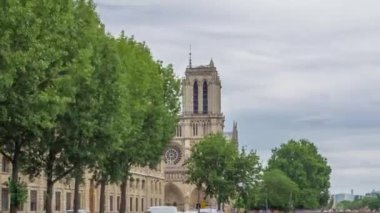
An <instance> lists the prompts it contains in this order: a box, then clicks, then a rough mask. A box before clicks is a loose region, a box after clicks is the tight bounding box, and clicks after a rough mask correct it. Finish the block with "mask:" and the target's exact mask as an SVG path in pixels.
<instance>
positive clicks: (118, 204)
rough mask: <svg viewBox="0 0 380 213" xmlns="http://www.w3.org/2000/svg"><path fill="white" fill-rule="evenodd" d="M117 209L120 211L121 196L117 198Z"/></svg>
mask: <svg viewBox="0 0 380 213" xmlns="http://www.w3.org/2000/svg"><path fill="white" fill-rule="evenodd" d="M116 208H117V210H118V211H120V196H117V198H116Z"/></svg>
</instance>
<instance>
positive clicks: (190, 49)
mask: <svg viewBox="0 0 380 213" xmlns="http://www.w3.org/2000/svg"><path fill="white" fill-rule="evenodd" d="M189 68H191V44H190V52H189Z"/></svg>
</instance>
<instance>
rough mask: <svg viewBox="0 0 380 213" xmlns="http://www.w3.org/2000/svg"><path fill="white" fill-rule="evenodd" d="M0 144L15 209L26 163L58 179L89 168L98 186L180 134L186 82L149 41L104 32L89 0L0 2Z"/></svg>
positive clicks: (155, 158) (32, 173)
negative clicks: (182, 84) (8, 169)
mask: <svg viewBox="0 0 380 213" xmlns="http://www.w3.org/2000/svg"><path fill="white" fill-rule="evenodd" d="M0 10H1V11H0V27H1V28H0V72H1V73H0V152H1V154H2V155H3V156H4V157H6V158H7V159H8V160H9V161H10V162H11V164H12V175H11V178H10V180H9V182H8V185H9V189H10V192H11V209H10V210H11V211H10V212H11V213H15V212H16V211H17V207H18V206H19V205H20V204H22V203H23V202H25V199H26V195H27V194H25V193H27V191H26V190H25V184H24V183H23V182H22V181H20V178H19V175H20V174H21V173H23V174H27V175H29V177H30V178H36V177H39V176H41V175H44V176H45V177H46V186H47V196H46V212H48V213H49V212H52V196H53V193H52V192H53V187H54V184H55V183H56V182H57V181H59V180H62V179H65V178H68V179H75V193H74V210H75V211H77V209H78V204H79V194H78V192H79V186H80V183H81V182H82V181H83V177H84V173H85V171H90V173H91V174H92V179H93V180H94V181H95V182H96V184H98V185H100V186H101V196H100V199H101V200H100V202H99V203H100V212H104V203H105V200H104V199H105V196H104V190H105V185H106V184H108V183H120V184H121V206H120V212H121V213H123V212H125V211H126V203H125V201H126V197H125V196H126V181H127V179H128V177H129V175H130V169H131V167H132V166H135V165H137V166H154V165H156V164H157V163H158V162H160V156H161V154H162V152H163V149H164V148H165V147H166V145H167V143H168V142H169V141H170V139H171V138H172V136H173V134H174V130H175V126H176V124H177V119H178V118H177V116H178V113H179V95H180V82H179V80H178V79H177V78H176V77H175V75H174V73H173V69H172V67H171V66H170V65H169V66H164V65H163V63H162V62H161V61H156V60H155V59H154V58H153V57H152V55H151V53H150V50H149V49H148V47H147V46H146V45H145V44H144V43H141V42H137V41H135V40H134V39H133V38H132V37H127V36H125V35H124V33H121V35H120V36H119V37H117V38H115V37H113V36H111V35H109V34H107V33H106V32H105V29H104V26H103V24H102V23H101V21H100V19H99V17H98V15H97V13H96V11H95V5H94V4H93V3H92V1H89V0H62V1H51V0H39V1H26V0H5V1H1V3H0Z"/></svg>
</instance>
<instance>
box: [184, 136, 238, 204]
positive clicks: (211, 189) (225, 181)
mask: <svg viewBox="0 0 380 213" xmlns="http://www.w3.org/2000/svg"><path fill="white" fill-rule="evenodd" d="M237 157H238V151H237V149H236V147H235V145H234V144H233V143H230V142H228V141H227V140H226V138H225V137H224V136H223V135H222V134H220V133H217V134H210V135H208V136H206V137H205V138H204V139H202V140H201V141H200V142H199V143H198V144H196V145H195V146H194V147H193V149H192V153H191V156H190V157H189V158H188V159H187V160H186V162H185V165H186V168H187V175H188V179H187V182H188V183H191V184H195V185H197V186H200V185H202V186H204V187H205V194H206V196H210V197H216V200H217V202H218V210H220V207H221V204H222V203H224V202H227V201H228V199H229V198H230V197H231V196H233V193H234V192H236V181H235V178H231V175H230V174H232V173H233V172H232V171H235V168H234V164H235V160H236V159H237Z"/></svg>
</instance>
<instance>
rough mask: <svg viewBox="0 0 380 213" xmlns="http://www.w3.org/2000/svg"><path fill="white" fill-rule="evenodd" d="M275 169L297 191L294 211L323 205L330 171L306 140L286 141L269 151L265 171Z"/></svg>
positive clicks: (325, 162)
mask: <svg viewBox="0 0 380 213" xmlns="http://www.w3.org/2000/svg"><path fill="white" fill-rule="evenodd" d="M273 169H279V170H281V171H282V172H284V173H285V174H286V175H287V176H288V177H289V178H290V179H291V180H292V181H294V182H295V183H296V184H297V185H298V188H299V189H300V191H299V193H298V196H297V197H296V199H295V200H296V203H295V207H296V208H307V209H315V208H319V207H323V206H325V205H327V202H328V199H329V192H328V189H329V187H330V173H331V168H330V166H329V165H328V164H327V160H326V159H325V158H324V157H322V156H321V155H320V154H319V153H318V150H317V147H316V146H315V145H314V144H313V143H311V142H309V141H307V140H303V139H302V140H299V141H295V140H290V141H289V142H288V143H286V144H282V145H281V146H280V148H275V149H274V150H272V157H271V158H270V160H269V162H268V170H273Z"/></svg>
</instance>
